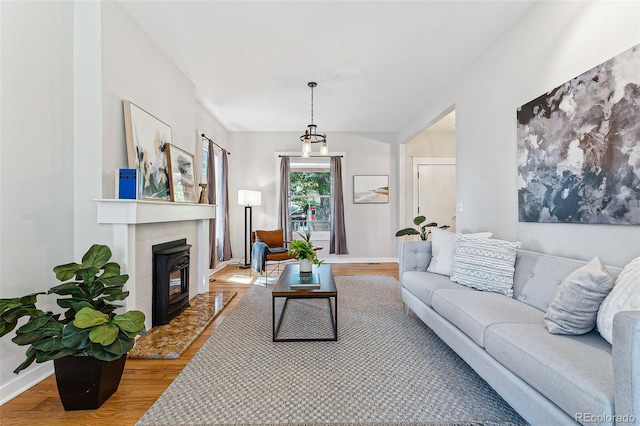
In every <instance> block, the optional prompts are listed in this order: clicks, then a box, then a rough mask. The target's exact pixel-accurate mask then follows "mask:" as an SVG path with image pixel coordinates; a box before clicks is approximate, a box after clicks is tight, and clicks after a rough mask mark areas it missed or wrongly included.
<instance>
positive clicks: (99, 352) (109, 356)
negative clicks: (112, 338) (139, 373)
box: [91, 340, 133, 361]
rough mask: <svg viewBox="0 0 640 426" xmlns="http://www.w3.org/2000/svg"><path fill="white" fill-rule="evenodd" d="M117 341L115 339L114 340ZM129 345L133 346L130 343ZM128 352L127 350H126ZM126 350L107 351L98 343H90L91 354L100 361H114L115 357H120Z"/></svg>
mask: <svg viewBox="0 0 640 426" xmlns="http://www.w3.org/2000/svg"><path fill="white" fill-rule="evenodd" d="M116 341H117V340H116ZM131 347H133V345H131ZM127 352H128V351H127ZM125 353H126V352H123V353H113V352H109V351H107V350H106V349H105V347H104V346H102V345H100V344H98V343H92V344H91V354H92V355H93V356H94V357H96V358H98V359H100V360H102V361H115V360H116V359H118V358H120V357H121V356H122V355H124V354H125Z"/></svg>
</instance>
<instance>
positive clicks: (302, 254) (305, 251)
mask: <svg viewBox="0 0 640 426" xmlns="http://www.w3.org/2000/svg"><path fill="white" fill-rule="evenodd" d="M298 235H300V237H302V239H301V240H293V241H291V243H290V245H289V250H287V252H288V253H289V255H292V254H293V256H294V257H295V258H296V259H298V260H299V261H300V272H302V273H305V272H311V271H312V270H313V265H314V264H315V265H320V264H321V263H322V262H323V261H320V260H319V259H318V256H316V250H315V248H314V247H313V243H312V242H311V232H310V231H306V232H305V233H304V234H303V233H302V232H298Z"/></svg>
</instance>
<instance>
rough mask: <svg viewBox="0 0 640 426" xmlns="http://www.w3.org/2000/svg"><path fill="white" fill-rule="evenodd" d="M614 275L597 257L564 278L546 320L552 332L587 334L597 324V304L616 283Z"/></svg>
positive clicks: (598, 304) (598, 305)
mask: <svg viewBox="0 0 640 426" xmlns="http://www.w3.org/2000/svg"><path fill="white" fill-rule="evenodd" d="M613 283H614V280H613V277H612V276H611V275H610V274H609V271H607V268H606V267H605V266H604V265H603V264H602V262H600V259H599V258H598V257H594V258H593V259H592V260H591V261H590V262H589V263H587V264H586V265H584V266H581V267H580V268H578V269H576V270H575V271H573V272H572V273H571V274H570V275H569V276H568V277H567V278H565V279H564V280H562V283H560V286H559V287H558V291H557V292H556V296H555V298H554V299H553V301H552V302H551V304H550V305H549V309H548V310H547V314H546V315H545V317H544V322H545V324H547V329H548V330H549V333H552V334H574V335H576V334H585V333H588V332H590V331H591V330H593V328H594V327H595V326H596V318H597V316H598V308H599V307H600V304H601V303H602V301H603V300H604V298H605V297H607V294H609V292H610V291H611V288H612V287H613Z"/></svg>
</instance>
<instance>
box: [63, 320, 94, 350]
mask: <svg viewBox="0 0 640 426" xmlns="http://www.w3.org/2000/svg"><path fill="white" fill-rule="evenodd" d="M90 331H91V329H90V328H84V329H83V328H78V327H76V326H75V325H73V323H69V324H67V325H66V326H65V328H64V330H63V331H62V344H63V345H64V346H65V347H67V348H70V349H74V350H81V349H84V348H87V347H89V346H90V345H91V341H90V340H89V332H90Z"/></svg>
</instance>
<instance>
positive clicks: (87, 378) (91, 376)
mask: <svg viewBox="0 0 640 426" xmlns="http://www.w3.org/2000/svg"><path fill="white" fill-rule="evenodd" d="M126 360H127V357H126V355H123V356H121V357H120V358H118V359H117V360H115V361H101V360H99V359H97V358H94V357H92V356H67V357H64V358H60V359H55V360H53V365H54V367H55V371H56V383H57V384H58V393H59V394H60V399H61V400H62V405H63V406H64V409H65V410H67V411H71V410H95V409H96V408H99V407H100V406H101V405H102V404H103V403H104V402H105V401H106V400H107V399H109V397H110V396H111V395H113V393H114V392H115V391H116V390H117V389H118V385H119V384H120V379H121V378H122V372H123V371H124V363H125V361H126Z"/></svg>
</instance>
